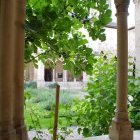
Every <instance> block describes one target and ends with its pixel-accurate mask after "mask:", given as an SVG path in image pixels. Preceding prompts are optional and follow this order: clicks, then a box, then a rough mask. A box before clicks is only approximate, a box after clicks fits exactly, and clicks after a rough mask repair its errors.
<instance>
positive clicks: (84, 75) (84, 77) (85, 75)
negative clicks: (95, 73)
mask: <svg viewBox="0 0 140 140" xmlns="http://www.w3.org/2000/svg"><path fill="white" fill-rule="evenodd" d="M83 82H87V74H86V72H83Z"/></svg>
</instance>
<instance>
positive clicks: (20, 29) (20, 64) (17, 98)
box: [14, 0, 27, 140]
mask: <svg viewBox="0 0 140 140" xmlns="http://www.w3.org/2000/svg"><path fill="white" fill-rule="evenodd" d="M15 1H16V7H15V9H16V11H15V13H16V17H15V63H14V66H15V69H14V74H15V75H14V80H15V81H14V82H15V85H14V127H15V129H16V140H26V139H27V133H26V127H25V124H24V46H25V43H24V42H25V35H24V22H25V5H26V4H25V0H20V1H19V0H15Z"/></svg>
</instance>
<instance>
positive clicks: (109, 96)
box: [76, 54, 140, 137]
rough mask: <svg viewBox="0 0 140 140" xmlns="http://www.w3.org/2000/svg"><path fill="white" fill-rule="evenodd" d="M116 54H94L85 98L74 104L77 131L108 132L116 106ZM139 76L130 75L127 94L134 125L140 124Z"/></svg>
mask: <svg viewBox="0 0 140 140" xmlns="http://www.w3.org/2000/svg"><path fill="white" fill-rule="evenodd" d="M116 62H117V60H116V58H115V57H114V56H111V55H109V56H107V57H105V56H104V54H101V55H99V56H97V62H96V63H95V64H94V69H93V75H92V76H91V77H90V80H89V82H88V84H87V92H88V95H87V96H86V98H85V100H83V101H82V102H81V103H80V104H78V105H77V106H76V111H77V112H78V115H79V116H78V117H77V122H78V125H79V126H82V127H81V128H79V132H80V131H81V132H82V133H83V135H84V136H86V137H88V136H93V135H102V134H107V133H108V130H109V126H110V124H111V121H112V118H113V117H114V114H115V113H114V110H115V106H116ZM131 67H132V63H129V68H130V71H129V74H131V73H130V72H132V69H131ZM138 85H140V80H138V78H135V77H133V75H129V80H128V94H129V98H130V97H131V101H129V110H130V114H129V115H130V117H131V119H132V120H133V121H132V124H133V127H134V129H138V128H140V127H139V126H140V121H139V122H138V119H140V111H139V110H135V109H139V107H138V106H139V105H140V103H139V99H140V86H138ZM138 123H139V124H138Z"/></svg>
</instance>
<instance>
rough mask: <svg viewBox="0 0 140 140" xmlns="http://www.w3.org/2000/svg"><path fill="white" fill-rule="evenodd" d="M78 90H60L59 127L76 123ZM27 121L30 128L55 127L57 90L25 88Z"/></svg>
mask: <svg viewBox="0 0 140 140" xmlns="http://www.w3.org/2000/svg"><path fill="white" fill-rule="evenodd" d="M80 94H81V93H79V92H78V91H69V90H63V91H61V92H60V105H59V127H67V126H70V125H72V124H73V125H74V124H75V119H74V118H75V117H74V116H73V119H72V121H69V116H70V117H71V115H72V114H73V112H72V109H73V107H74V105H73V102H74V100H79V95H80ZM25 99H26V100H25V122H26V125H27V127H28V129H51V128H52V127H53V122H54V120H53V118H54V107H55V90H54V89H45V88H44V89H32V88H27V89H26V90H25Z"/></svg>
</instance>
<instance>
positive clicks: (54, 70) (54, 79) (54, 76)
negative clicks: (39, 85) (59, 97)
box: [53, 69, 55, 82]
mask: <svg viewBox="0 0 140 140" xmlns="http://www.w3.org/2000/svg"><path fill="white" fill-rule="evenodd" d="M53 82H55V69H53Z"/></svg>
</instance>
